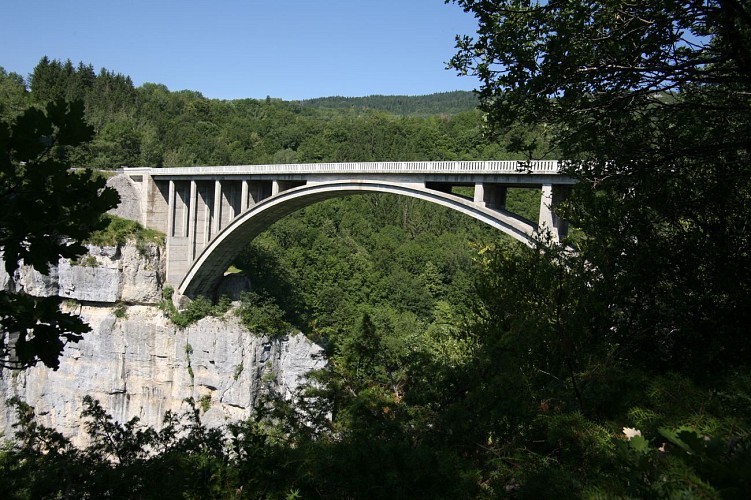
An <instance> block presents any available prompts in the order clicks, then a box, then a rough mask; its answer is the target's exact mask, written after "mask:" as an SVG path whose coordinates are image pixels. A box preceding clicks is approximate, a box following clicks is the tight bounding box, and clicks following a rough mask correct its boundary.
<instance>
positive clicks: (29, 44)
mask: <svg viewBox="0 0 751 500" xmlns="http://www.w3.org/2000/svg"><path fill="white" fill-rule="evenodd" d="M4 4H5V5H3V7H2V12H3V23H2V29H1V30H0V66H2V67H4V68H5V70H6V71H9V72H10V71H14V72H16V73H19V74H21V75H24V76H26V75H28V74H29V73H30V72H31V71H32V69H33V68H34V66H35V65H36V64H37V62H38V61H39V59H40V58H41V57H42V56H44V55H47V56H48V57H50V58H51V59H60V60H66V59H70V60H72V61H73V62H74V63H77V62H78V61H83V62H85V63H90V64H92V65H94V68H95V69H96V70H97V71H98V70H99V69H100V68H102V67H106V68H107V69H109V70H112V71H115V72H118V73H123V74H126V75H129V76H130V77H131V78H132V79H133V82H134V83H135V84H136V85H137V86H138V85H141V84H142V83H144V82H154V83H162V84H164V85H166V86H167V87H168V88H169V89H170V90H182V89H190V90H197V91H199V92H201V93H202V94H203V95H205V96H206V97H211V98H219V99H234V98H243V97H252V98H264V97H266V96H267V95H268V96H271V97H278V98H281V99H286V100H292V99H305V98H311V97H323V96H332V95H343V96H364V95H371V94H389V95H391V94H406V95H420V94H430V93H433V92H444V91H449V90H471V89H474V88H477V87H478V82H477V80H475V79H474V78H472V77H459V76H457V75H456V73H455V72H454V71H453V70H446V69H445V63H446V61H448V60H449V59H450V58H451V56H452V55H453V53H454V36H455V35H457V34H472V33H474V31H475V28H476V22H475V20H474V18H473V17H472V16H471V15H469V14H466V13H464V12H463V11H462V10H461V9H460V8H459V7H457V6H456V5H454V4H448V5H446V4H444V2H443V0H319V1H314V0H265V1H259V0H245V1H241V0H205V1H197V0H181V1H176V0H65V1H61V0H5V2H4Z"/></svg>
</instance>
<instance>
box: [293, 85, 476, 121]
mask: <svg viewBox="0 0 751 500" xmlns="http://www.w3.org/2000/svg"><path fill="white" fill-rule="evenodd" d="M299 102H300V104H301V105H302V106H304V107H313V108H328V109H360V110H365V109H371V110H379V111H386V112H389V113H393V114H396V115H404V116H429V115H454V114H457V113H461V112H465V111H472V110H474V109H476V108H477V106H478V105H479V104H480V101H479V100H478V99H477V96H475V94H474V93H473V92H466V91H460V90H457V91H455V92H441V93H438V94H431V95H425V96H393V95H371V96H366V97H341V96H335V97H319V98H317V99H306V100H304V101H299Z"/></svg>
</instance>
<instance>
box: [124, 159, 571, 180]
mask: <svg viewBox="0 0 751 500" xmlns="http://www.w3.org/2000/svg"><path fill="white" fill-rule="evenodd" d="M124 170H125V171H126V172H127V171H130V170H133V171H135V170H142V169H128V168H126V169H124ZM149 171H150V174H151V175H156V176H159V175H166V176H170V175H212V174H213V175H233V174H238V175H239V174H345V173H352V174H379V173H384V174H397V173H401V174H461V173H468V174H558V173H559V172H560V165H559V162H558V161H557V160H538V161H517V160H491V161H393V162H380V161H379V162H348V163H286V164H276V165H233V166H215V167H208V166H207V167H170V168H153V169H149Z"/></svg>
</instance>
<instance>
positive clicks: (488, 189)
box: [474, 182, 508, 210]
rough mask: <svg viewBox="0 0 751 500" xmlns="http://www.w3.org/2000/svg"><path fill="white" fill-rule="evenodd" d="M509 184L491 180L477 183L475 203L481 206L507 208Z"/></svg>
mask: <svg viewBox="0 0 751 500" xmlns="http://www.w3.org/2000/svg"><path fill="white" fill-rule="evenodd" d="M507 189H508V186H506V185H504V184H494V183H490V182H478V183H476V184H475V197H474V198H475V200H474V201H475V203H476V204H477V205H479V206H481V207H486V208H493V209H501V210H505V209H506V192H507Z"/></svg>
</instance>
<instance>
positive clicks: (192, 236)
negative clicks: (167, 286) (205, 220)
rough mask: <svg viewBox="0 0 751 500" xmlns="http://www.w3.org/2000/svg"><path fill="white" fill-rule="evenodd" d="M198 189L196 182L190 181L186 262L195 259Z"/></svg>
mask: <svg viewBox="0 0 751 500" xmlns="http://www.w3.org/2000/svg"><path fill="white" fill-rule="evenodd" d="M196 205H198V189H197V186H196V181H190V199H189V201H188V262H193V259H195V258H196V208H198V207H197V206H196Z"/></svg>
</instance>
